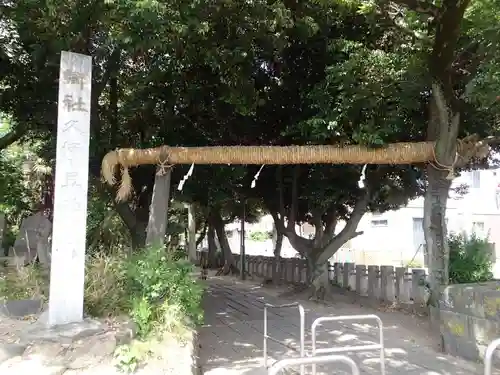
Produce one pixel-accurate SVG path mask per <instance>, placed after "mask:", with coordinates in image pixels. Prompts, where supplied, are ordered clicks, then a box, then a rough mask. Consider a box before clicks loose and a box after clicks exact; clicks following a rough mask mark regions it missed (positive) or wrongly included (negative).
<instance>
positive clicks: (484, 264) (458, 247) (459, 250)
mask: <svg viewBox="0 0 500 375" xmlns="http://www.w3.org/2000/svg"><path fill="white" fill-rule="evenodd" d="M448 245H449V247H450V264H449V273H450V283H452V284H461V283H474V282H484V281H489V280H491V279H492V278H493V274H492V272H491V269H492V265H493V263H492V259H491V251H490V245H489V243H488V240H487V239H481V238H479V237H478V236H476V235H475V234H471V235H466V234H451V235H450V236H449V237H448Z"/></svg>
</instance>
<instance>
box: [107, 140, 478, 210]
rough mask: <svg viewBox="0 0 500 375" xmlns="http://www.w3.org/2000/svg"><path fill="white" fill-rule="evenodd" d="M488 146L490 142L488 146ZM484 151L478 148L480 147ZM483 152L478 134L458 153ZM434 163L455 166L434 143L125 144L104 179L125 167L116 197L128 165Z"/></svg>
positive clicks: (123, 194) (125, 188)
mask: <svg viewBox="0 0 500 375" xmlns="http://www.w3.org/2000/svg"><path fill="white" fill-rule="evenodd" d="M486 147H487V145H486ZM478 150H479V151H478ZM478 152H479V153H481V154H482V153H484V145H482V144H481V142H477V136H470V137H467V138H464V139H463V140H462V141H459V142H458V143H457V153H458V154H459V155H460V157H461V158H462V159H467V160H469V158H470V157H472V156H474V155H476V154H477V153H478ZM423 162H432V163H433V166H435V167H436V168H445V169H447V170H450V171H451V170H453V169H454V168H455V164H456V163H457V160H456V161H455V163H454V164H453V165H451V166H444V165H442V164H441V163H439V161H437V160H436V155H435V143H434V142H413V143H410V142H407V143H391V144H389V145H387V146H386V147H381V148H367V147H363V146H344V147H338V146H281V147H280V146H217V147H169V146H161V147H157V148H150V149H143V150H141V149H132V148H124V149H117V150H114V151H110V152H109V153H107V154H106V156H104V158H103V160H102V165H101V172H102V176H103V178H104V180H105V181H106V182H107V183H108V184H110V185H114V184H115V183H116V180H115V176H114V175H115V169H116V167H117V166H121V168H122V181H121V185H120V189H119V192H118V194H117V199H119V200H124V199H126V198H127V197H128V196H129V195H130V193H131V179H130V174H129V172H128V168H129V167H134V166H138V165H144V164H158V165H160V166H161V165H164V166H165V167H168V168H170V167H171V166H172V165H175V164H257V165H264V164H267V165H271V164H274V165H286V164H361V165H363V164H416V163H423Z"/></svg>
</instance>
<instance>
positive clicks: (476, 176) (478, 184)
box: [471, 171, 481, 189]
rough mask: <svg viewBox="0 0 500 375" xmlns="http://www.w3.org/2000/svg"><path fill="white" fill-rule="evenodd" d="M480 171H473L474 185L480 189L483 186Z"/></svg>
mask: <svg viewBox="0 0 500 375" xmlns="http://www.w3.org/2000/svg"><path fill="white" fill-rule="evenodd" d="M479 172H480V171H472V172H471V180H472V187H473V188H475V189H478V188H480V187H481V174H480V173H479Z"/></svg>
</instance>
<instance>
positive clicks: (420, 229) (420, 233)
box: [413, 217, 425, 251]
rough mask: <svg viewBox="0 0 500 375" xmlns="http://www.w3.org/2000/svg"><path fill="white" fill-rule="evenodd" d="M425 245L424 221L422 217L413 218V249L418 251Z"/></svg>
mask: <svg viewBox="0 0 500 375" xmlns="http://www.w3.org/2000/svg"><path fill="white" fill-rule="evenodd" d="M423 244H425V235H424V219H423V218H421V217H414V218H413V247H414V248H415V251H418V250H419V249H420V248H421V247H422V245H423Z"/></svg>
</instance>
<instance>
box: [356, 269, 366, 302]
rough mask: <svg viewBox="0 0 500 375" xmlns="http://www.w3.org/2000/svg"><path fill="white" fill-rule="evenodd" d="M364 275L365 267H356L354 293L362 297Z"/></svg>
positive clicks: (363, 292) (363, 293) (364, 292)
mask: <svg viewBox="0 0 500 375" xmlns="http://www.w3.org/2000/svg"><path fill="white" fill-rule="evenodd" d="M365 274H366V266H365V265H364V264H357V265H356V293H358V294H359V295H360V296H364V295H365V294H366V290H365V291H363V283H362V281H363V278H364V277H365Z"/></svg>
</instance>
